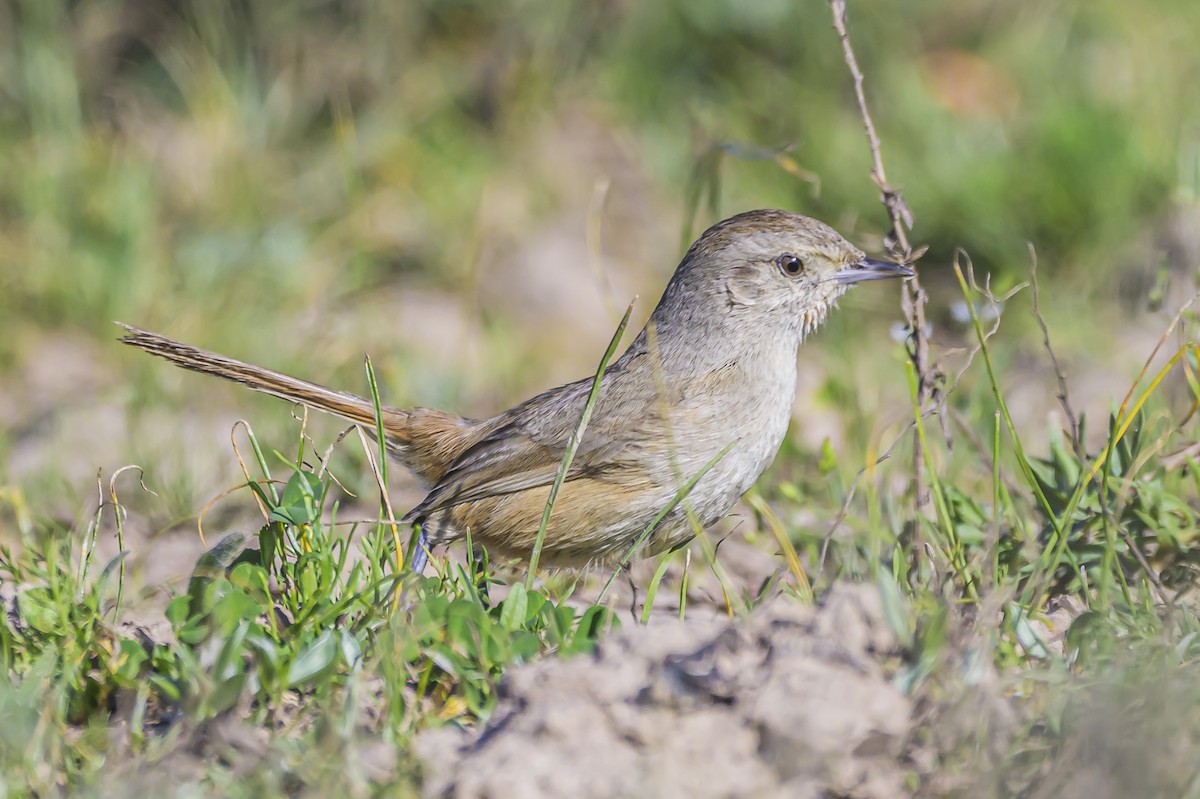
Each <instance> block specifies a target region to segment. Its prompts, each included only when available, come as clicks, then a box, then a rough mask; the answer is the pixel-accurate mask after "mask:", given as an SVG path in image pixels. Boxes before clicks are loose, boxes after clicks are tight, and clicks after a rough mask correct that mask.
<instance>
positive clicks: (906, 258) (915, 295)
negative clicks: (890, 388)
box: [829, 0, 942, 553]
mask: <svg viewBox="0 0 1200 799" xmlns="http://www.w3.org/2000/svg"><path fill="white" fill-rule="evenodd" d="M829 9H830V11H831V12H832V13H833V28H834V30H835V31H837V34H838V38H839V39H840V40H841V42H842V55H843V57H844V59H845V62H846V67H847V69H849V70H850V77H851V79H853V81H854V96H855V99H856V100H857V101H858V110H859V113H860V114H861V115H862V121H863V128H864V129H865V131H866V134H867V143H868V145H869V146H870V148H871V162H872V166H871V180H872V181H874V183H875V185H876V186H878V187H879V191H880V200H881V201H882V202H883V206H884V208H886V209H887V213H888V217H889V218H890V219H891V223H892V229H891V232H890V233H889V234H888V236H887V238H886V239H885V244H886V245H887V248H888V251H889V252H890V253H891V255H892V257H894V258H896V259H897V260H898V261H900V262H901V263H905V264H909V263H912V261H914V260H915V258H914V255H915V256H916V257H920V254H921V253H914V252H913V249H912V246H911V245H910V244H909V241H908V233H907V231H908V230H911V229H912V225H913V215H912V211H910V210H909V208H908V205H907V204H906V203H905V202H904V196H903V195H902V194H901V192H900V190H899V189H898V188H896V187H894V186H892V185H891V184H890V183H888V180H887V173H886V172H885V171H884V168H883V156H882V155H881V153H880V143H879V135H878V134H877V133H876V132H875V122H874V120H873V119H872V118H871V112H870V110H869V109H868V108H867V97H866V93H865V92H864V90H863V74H862V70H860V69H859V67H858V59H857V58H856V57H855V55H854V48H853V47H852V46H851V44H850V34H849V32H848V31H847V29H846V0H829ZM922 252H923V250H922ZM927 301H928V297H927V295H926V294H925V290H924V289H923V288H922V287H921V281H920V278H919V277H917V276H914V277H912V278H910V279H909V280H906V281H905V282H904V288H903V296H902V299H901V306H902V307H903V309H904V312H905V316H906V317H907V318H908V327H909V339H908V357H909V359H910V360H911V361H912V364H913V370H914V372H915V373H916V376H917V403H918V406H919V407H920V408H921V409H924V408H925V406H926V404H927V403H929V401H930V400H931V399H932V400H933V401H934V404H935V405H936V404H940V402H941V399H942V397H941V396H939V392H937V391H936V390H935V387H936V385H937V382H938V370H937V369H936V367H934V366H933V365H932V364H931V363H930V359H929V336H928V332H927V327H926V322H925V304H926V302H927ZM922 449H923V448H922V446H921V443H920V442H919V441H917V440H916V439H914V442H913V497H914V499H915V502H916V508H917V513H918V514H919V515H922V516H928V515H929V514H930V513H931V507H932V506H931V502H930V496H929V491H928V489H927V488H926V485H925V478H924V474H925V473H924V468H925V464H924V462H925V453H924V452H923V451H922ZM920 529H921V528H920V525H919V524H915V525H913V530H914V531H916V539H915V540H914V541H912V542H911V543H912V544H914V546H913V547H912V548H911V551H912V552H913V553H916V552H918V551H920V550H921V548H922V547H921V542H920V540H919V538H920Z"/></svg>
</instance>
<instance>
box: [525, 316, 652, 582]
mask: <svg viewBox="0 0 1200 799" xmlns="http://www.w3.org/2000/svg"><path fill="white" fill-rule="evenodd" d="M635 302H636V300H635ZM632 314H633V303H632V302H631V303H629V307H628V308H626V309H625V316H623V317H622V318H621V323H620V324H619V325H617V330H616V332H615V333H613V337H612V340H611V341H610V342H608V349H606V350H605V351H604V357H602V358H601V359H600V365H599V367H597V369H596V376H595V377H594V378H592V390H591V392H589V393H588V398H587V403H585V404H584V406H583V412H582V413H581V414H579V422H578V424H576V425H575V430H574V431H573V432H572V433H571V438H570V440H569V441H567V451H566V452H565V453H563V458H562V461H560V462H559V464H558V473H557V474H555V475H554V482H553V483H552V484H551V485H550V495H549V496H548V497H547V498H546V509H545V510H544V511H542V522H541V524H539V525H538V531H537V538H536V539H534V542H533V552H532V553H531V554H530V556H529V574H528V575H527V576H526V578H525V587H526V588H527V589H530V588H533V579H534V577H535V575H536V574H537V567H538V561H539V560H541V556H542V546H543V545H544V544H545V542H546V528H547V527H549V526H550V513H551V512H552V511H553V510H554V502H555V500H556V499H558V492H559V491H560V490H561V489H562V485H563V483H564V482H566V479H567V472H568V471H570V469H571V461H572V460H574V459H575V452H576V450H578V449H579V442H580V441H582V440H583V433H584V431H585V430H587V426H588V422H589V421H590V420H591V418H592V410H593V409H594V408H595V407H596V400H597V399H599V397H600V380H601V379H602V378H603V377H604V372H605V370H606V369H608V362H609V361H610V360H611V359H612V356H613V354H614V353H615V352H616V351H617V346H618V345H619V344H620V343H621V337H622V336H624V335H625V328H626V327H628V326H629V317H630V316H631V315H632Z"/></svg>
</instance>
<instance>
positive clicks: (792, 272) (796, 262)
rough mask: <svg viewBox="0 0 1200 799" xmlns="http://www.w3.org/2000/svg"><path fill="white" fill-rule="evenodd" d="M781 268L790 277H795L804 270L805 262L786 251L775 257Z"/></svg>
mask: <svg viewBox="0 0 1200 799" xmlns="http://www.w3.org/2000/svg"><path fill="white" fill-rule="evenodd" d="M775 263H777V264H779V269H780V271H781V272H783V273H784V274H785V275H787V276H788V277H795V276H796V275H798V274H800V273H801V272H803V271H804V262H803V261H801V260H800V259H799V258H797V257H796V256H794V255H792V254H791V253H786V252H785V253H784V254H783V255H781V256H779V257H778V258H776V259H775Z"/></svg>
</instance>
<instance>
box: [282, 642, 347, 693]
mask: <svg viewBox="0 0 1200 799" xmlns="http://www.w3.org/2000/svg"><path fill="white" fill-rule="evenodd" d="M337 655H338V646H337V642H336V641H334V638H333V631H332V630H325V631H324V632H322V633H321V634H320V635H318V636H317V637H316V638H314V639H313V640H312V641H309V642H308V644H307V645H305V647H304V648H303V649H301V650H300V652H299V654H297V655H296V659H295V660H293V661H292V665H291V667H290V668H289V669H288V673H287V685H288V687H289V688H295V687H297V686H300V685H306V684H308V683H311V682H313V681H315V680H316V679H317V678H318V677H321V676H323V675H324V674H327V673H328V672H330V671H332V670H333V668H334V666H335V665H336V663H337Z"/></svg>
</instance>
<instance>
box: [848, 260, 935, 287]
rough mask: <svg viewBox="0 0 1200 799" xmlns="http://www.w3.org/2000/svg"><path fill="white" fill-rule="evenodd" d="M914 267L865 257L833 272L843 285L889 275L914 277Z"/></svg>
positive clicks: (878, 278) (880, 278)
mask: <svg viewBox="0 0 1200 799" xmlns="http://www.w3.org/2000/svg"><path fill="white" fill-rule="evenodd" d="M914 274H916V273H915V272H913V270H912V267H909V266H903V265H901V264H894V263H892V262H891V261H876V260H875V259H874V258H863V259H862V260H861V261H855V262H854V263H852V264H850V265H849V266H847V267H846V268H844V269H839V270H838V271H836V272H834V273H833V278H834V280H836V281H837V282H838V283H841V284H842V285H843V286H847V285H851V284H853V283H861V282H862V281H864V280H883V279H884V278H889V277H912V276H913V275H914Z"/></svg>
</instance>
